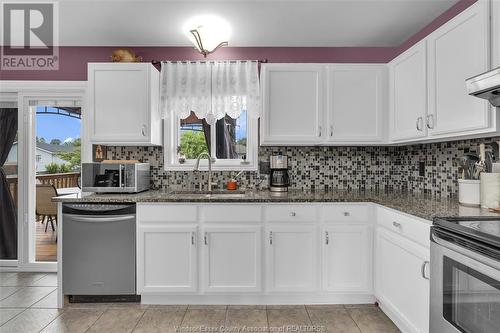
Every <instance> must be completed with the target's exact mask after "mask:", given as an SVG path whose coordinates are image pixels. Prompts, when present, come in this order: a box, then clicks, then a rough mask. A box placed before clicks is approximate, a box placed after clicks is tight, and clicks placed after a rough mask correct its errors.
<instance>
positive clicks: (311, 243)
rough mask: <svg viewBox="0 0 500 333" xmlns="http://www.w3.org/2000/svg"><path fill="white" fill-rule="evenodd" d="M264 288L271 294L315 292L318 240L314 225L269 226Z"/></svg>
mask: <svg viewBox="0 0 500 333" xmlns="http://www.w3.org/2000/svg"><path fill="white" fill-rule="evenodd" d="M266 231H267V239H266V245H267V246H266V251H267V253H266V257H267V271H266V274H267V278H268V280H267V288H268V290H269V291H271V292H274V291H275V292H280V291H283V292H303V291H315V290H316V289H317V285H318V281H317V278H318V273H317V269H318V266H317V258H318V248H319V246H318V241H317V234H316V232H317V231H316V227H315V226H305V225H303V226H295V225H287V226H269V227H268V228H267V229H266Z"/></svg>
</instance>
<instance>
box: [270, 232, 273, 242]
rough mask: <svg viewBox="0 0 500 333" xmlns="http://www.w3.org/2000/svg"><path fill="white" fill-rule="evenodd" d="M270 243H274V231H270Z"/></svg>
mask: <svg viewBox="0 0 500 333" xmlns="http://www.w3.org/2000/svg"><path fill="white" fill-rule="evenodd" d="M269 245H273V232H272V231H269Z"/></svg>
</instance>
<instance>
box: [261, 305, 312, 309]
mask: <svg viewBox="0 0 500 333" xmlns="http://www.w3.org/2000/svg"><path fill="white" fill-rule="evenodd" d="M267 309H268V310H288V309H305V305H303V304H287V305H268V306H267Z"/></svg>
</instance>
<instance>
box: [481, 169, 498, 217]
mask: <svg viewBox="0 0 500 333" xmlns="http://www.w3.org/2000/svg"><path fill="white" fill-rule="evenodd" d="M481 207H483V208H498V207H500V173H486V172H483V173H481Z"/></svg>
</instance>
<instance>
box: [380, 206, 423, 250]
mask: <svg viewBox="0 0 500 333" xmlns="http://www.w3.org/2000/svg"><path fill="white" fill-rule="evenodd" d="M377 221H378V222H377V223H378V225H379V226H382V227H384V228H387V229H389V230H391V231H393V232H395V233H398V234H400V235H403V236H405V237H407V238H408V239H411V240H413V241H415V242H417V243H419V244H421V245H423V246H425V247H427V248H428V247H430V239H429V237H430V227H431V223H430V222H427V221H425V220H423V219H420V218H417V217H412V216H409V215H406V214H403V213H398V212H395V211H392V210H389V209H387V208H383V207H377Z"/></svg>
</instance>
